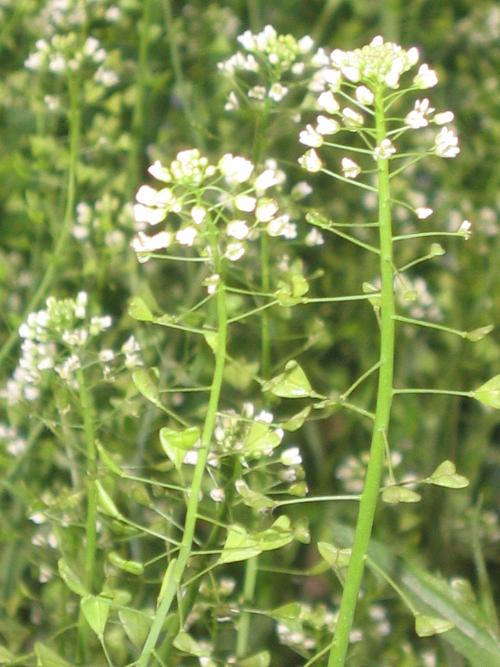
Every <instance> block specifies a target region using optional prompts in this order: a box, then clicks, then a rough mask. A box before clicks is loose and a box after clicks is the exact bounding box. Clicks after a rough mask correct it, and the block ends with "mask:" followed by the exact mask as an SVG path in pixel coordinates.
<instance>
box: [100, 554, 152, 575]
mask: <svg viewBox="0 0 500 667" xmlns="http://www.w3.org/2000/svg"><path fill="white" fill-rule="evenodd" d="M108 559H109V562H110V563H112V564H113V565H114V566H115V567H118V568H119V569H120V570H123V571H124V572H129V573H130V574H135V575H140V574H142V573H143V572H144V565H143V564H142V563H140V562H139V561H137V560H126V559H125V558H122V557H121V556H120V554H118V553H117V552H116V551H110V552H109V553H108Z"/></svg>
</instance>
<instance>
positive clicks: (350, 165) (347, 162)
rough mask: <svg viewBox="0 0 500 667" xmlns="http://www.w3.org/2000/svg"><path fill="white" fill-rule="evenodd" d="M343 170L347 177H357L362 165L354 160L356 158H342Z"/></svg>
mask: <svg viewBox="0 0 500 667" xmlns="http://www.w3.org/2000/svg"><path fill="white" fill-rule="evenodd" d="M341 164H342V172H343V174H344V176H345V178H356V177H357V176H358V175H359V174H360V172H361V167H360V166H359V164H357V163H356V162H354V160H351V159H350V158H348V157H344V158H342V162H341Z"/></svg>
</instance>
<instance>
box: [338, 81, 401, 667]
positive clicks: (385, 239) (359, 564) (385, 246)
mask: <svg viewBox="0 0 500 667" xmlns="http://www.w3.org/2000/svg"><path fill="white" fill-rule="evenodd" d="M375 127H376V134H377V143H378V144H379V145H380V143H381V142H382V140H383V139H384V138H385V135H386V129H385V116H384V96H383V87H381V86H380V87H379V88H378V89H377V90H376V91H375ZM377 176H378V202H379V223H380V228H379V233H380V273H381V281H382V286H381V306H380V370H379V379H378V390H377V405H376V410H375V420H374V424H373V432H372V441H371V447H370V459H369V461H368V466H367V470H366V477H365V481H364V487H363V492H362V494H361V500H360V504H359V512H358V519H357V523H356V532H355V536H354V544H353V547H352V555H351V560H350V563H349V568H348V570H347V575H346V579H345V585H344V591H343V595H342V602H341V604H340V610H339V616H338V620H337V626H336V630H335V636H334V639H333V642H332V646H331V650H330V656H329V660H328V667H343V666H344V664H345V658H346V654H347V649H348V646H349V634H350V631H351V628H352V623H353V620H354V613H355V610H356V604H357V599H358V595H359V590H360V587H361V581H362V578H363V573H364V568H365V559H366V554H367V551H368V545H369V542H370V537H371V533H372V529H373V521H374V516H375V510H376V507H377V501H378V497H379V489H380V482H381V477H382V472H383V468H384V460H385V442H384V434H386V433H387V432H388V428H389V419H390V412H391V403H392V393H393V392H392V383H393V374H394V338H395V321H394V318H395V304H394V289H393V278H394V276H393V258H392V245H393V243H392V220H391V205H390V186H389V164H388V161H387V160H379V161H378V163H377Z"/></svg>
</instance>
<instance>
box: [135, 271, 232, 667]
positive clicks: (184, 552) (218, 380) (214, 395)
mask: <svg viewBox="0 0 500 667" xmlns="http://www.w3.org/2000/svg"><path fill="white" fill-rule="evenodd" d="M216 270H217V271H218V272H219V273H220V267H217V269H216ZM217 320H218V322H217V324H218V335H217V348H216V353H215V369H214V375H213V379H212V388H211V390H210V398H209V401H208V407H207V414H206V419H205V424H204V426H203V433H202V437H201V447H200V449H199V450H198V460H197V462H196V466H195V469H194V474H193V480H192V483H191V488H190V489H189V499H188V503H187V510H186V519H185V523H184V533H183V537H182V542H181V545H180V548H179V554H178V558H177V561H176V562H175V565H174V567H173V568H171V569H170V571H169V570H168V569H167V572H166V581H164V587H163V586H162V588H164V592H163V595H162V598H161V601H160V604H159V607H158V609H157V611H156V615H155V618H154V620H153V623H152V625H151V628H150V631H149V634H148V636H147V638H146V642H145V644H144V646H143V649H142V651H141V655H140V656H139V659H138V661H137V663H136V667H147V665H149V660H150V658H151V655H152V653H153V651H154V649H155V646H156V643H157V641H158V637H159V635H160V633H161V631H162V628H163V626H164V623H165V618H166V616H167V614H168V612H169V610H170V607H171V605H172V602H173V600H174V597H175V595H176V593H177V590H178V587H179V585H180V584H181V582H182V578H183V575H184V571H185V569H186V566H187V563H188V561H189V558H190V556H191V552H192V547H193V538H194V531H195V527H196V518H197V514H198V504H199V495H200V490H201V485H202V482H203V475H204V472H205V467H206V462H207V457H208V453H209V449H210V441H211V439H212V434H213V430H214V427H215V420H216V417H217V409H218V405H219V398H220V393H221V388H222V379H223V378H222V376H223V372H224V362H225V355H226V340H227V310H226V294H225V288H224V284H223V283H222V281H221V282H220V283H219V285H218V288H217Z"/></svg>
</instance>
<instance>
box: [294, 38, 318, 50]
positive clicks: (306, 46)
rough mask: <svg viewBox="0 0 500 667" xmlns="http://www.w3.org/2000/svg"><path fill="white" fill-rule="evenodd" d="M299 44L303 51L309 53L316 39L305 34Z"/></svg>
mask: <svg viewBox="0 0 500 667" xmlns="http://www.w3.org/2000/svg"><path fill="white" fill-rule="evenodd" d="M297 44H298V47H299V51H300V52H301V53H309V51H311V49H312V48H313V46H314V40H313V38H312V37H310V36H309V35H304V37H302V38H301V39H299V41H298V42H297Z"/></svg>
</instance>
